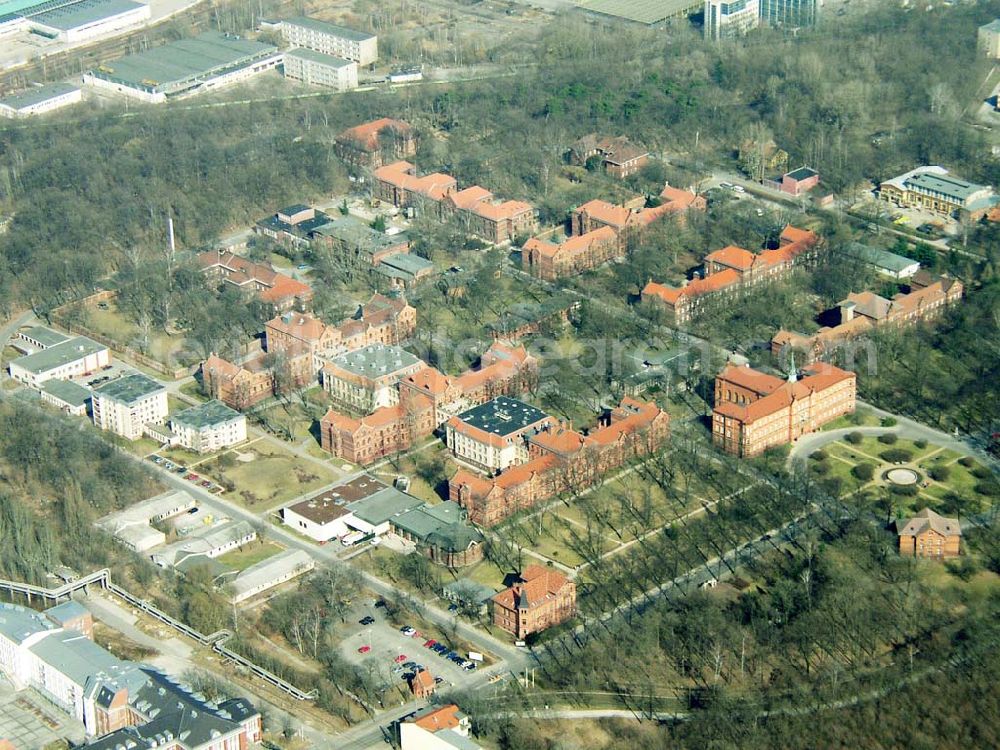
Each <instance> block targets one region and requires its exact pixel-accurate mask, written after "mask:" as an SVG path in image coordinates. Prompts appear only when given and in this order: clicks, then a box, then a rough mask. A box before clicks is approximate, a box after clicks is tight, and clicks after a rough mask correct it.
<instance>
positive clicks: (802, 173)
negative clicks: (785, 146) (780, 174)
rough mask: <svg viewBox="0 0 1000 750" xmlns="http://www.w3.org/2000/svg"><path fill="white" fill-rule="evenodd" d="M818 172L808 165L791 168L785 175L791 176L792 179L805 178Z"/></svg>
mask: <svg viewBox="0 0 1000 750" xmlns="http://www.w3.org/2000/svg"><path fill="white" fill-rule="evenodd" d="M818 174H819V172H817V171H816V170H815V169H810V168H809V167H799V168H798V169H793V170H792V171H791V172H789V173H788V174H786V175H785V177H791V178H792V179H793V180H807V179H809V178H810V177H815V176H816V175H818Z"/></svg>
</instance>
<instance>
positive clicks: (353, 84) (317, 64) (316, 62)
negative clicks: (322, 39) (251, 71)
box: [284, 49, 358, 91]
mask: <svg viewBox="0 0 1000 750" xmlns="http://www.w3.org/2000/svg"><path fill="white" fill-rule="evenodd" d="M284 70H285V78H291V79H292V80H293V81H302V82H303V83H312V84H316V85H319V86H329V87H330V88H332V89H334V90H335V91H351V90H352V89H356V88H357V87H358V64H357V63H356V62H354V61H353V60H344V59H343V58H340V57H333V56H332V55H325V54H323V53H322V52H316V51H315V50H311V49H293V50H289V51H288V52H286V53H285V62H284Z"/></svg>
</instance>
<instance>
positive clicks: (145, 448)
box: [123, 437, 161, 456]
mask: <svg viewBox="0 0 1000 750" xmlns="http://www.w3.org/2000/svg"><path fill="white" fill-rule="evenodd" d="M123 442H124V445H125V447H126V448H127V449H128V451H129V453H133V454H135V455H136V456H148V455H149V454H150V453H155V452H156V451H157V449H158V448H159V447H160V445H161V443H158V442H157V441H155V440H151V439H150V438H145V437H144V438H139V439H138V440H125V441H123Z"/></svg>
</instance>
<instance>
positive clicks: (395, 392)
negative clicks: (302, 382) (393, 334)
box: [322, 344, 427, 414]
mask: <svg viewBox="0 0 1000 750" xmlns="http://www.w3.org/2000/svg"><path fill="white" fill-rule="evenodd" d="M426 366H427V365H426V364H425V363H424V362H423V360H421V359H420V358H419V357H415V356H414V355H412V354H410V353H409V352H408V351H406V350H405V349H402V348H400V347H398V346H391V345H386V344H371V345H370V346H365V347H362V348H361V349H355V350H354V351H352V352H348V353H346V354H341V355H340V356H339V357H334V358H332V359H330V360H327V361H326V362H324V364H323V371H322V372H323V389H324V390H325V391H326V392H327V393H329V394H330V395H331V396H332V397H333V399H334V401H336V402H338V403H339V404H342V405H344V406H347V407H348V408H350V409H354V410H356V411H360V412H362V413H364V414H370V413H371V412H373V411H375V410H376V409H378V408H380V407H383V406H395V405H396V404H398V403H399V381H400V380H401V379H402V378H405V377H407V376H408V375H413V374H414V373H416V372H419V371H420V370H423V369H424V368H425V367H426Z"/></svg>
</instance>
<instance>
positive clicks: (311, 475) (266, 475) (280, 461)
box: [198, 441, 337, 508]
mask: <svg viewBox="0 0 1000 750" xmlns="http://www.w3.org/2000/svg"><path fill="white" fill-rule="evenodd" d="M241 456H242V457H243V460H240V457H241ZM223 457H226V458H223ZM220 459H221V461H220ZM198 470H199V473H202V474H206V475H207V476H210V477H212V478H213V479H215V480H216V481H217V482H219V484H222V485H223V486H226V484H227V483H231V484H232V485H234V486H235V490H234V491H232V492H228V493H227V497H230V498H232V497H238V498H239V499H240V500H241V501H242V502H243V503H244V504H245V505H246V506H247V507H250V508H259V507H262V506H263V507H268V508H270V507H274V506H277V505H281V504H284V503H287V502H288V501H289V500H292V499H294V498H296V497H298V496H299V495H303V494H306V493H308V492H315V491H316V490H318V489H319V488H320V487H324V486H326V485H328V484H331V483H332V482H334V481H335V480H336V479H337V475H336V474H334V473H333V472H332V471H329V470H326V469H324V468H323V467H321V466H318V465H316V464H314V463H313V462H311V461H307V460H306V459H304V458H300V457H298V456H295V455H293V454H291V453H289V452H288V451H285V450H283V449H281V448H278V447H276V446H273V445H271V444H269V443H265V442H264V441H259V442H257V443H254V444H252V445H248V446H243V447H240V448H236V449H234V450H232V451H228V452H226V453H224V454H222V455H220V456H219V458H217V459H216V460H215V461H213V462H212V463H211V464H208V463H206V464H202V465H201V466H199V467H198Z"/></svg>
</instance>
